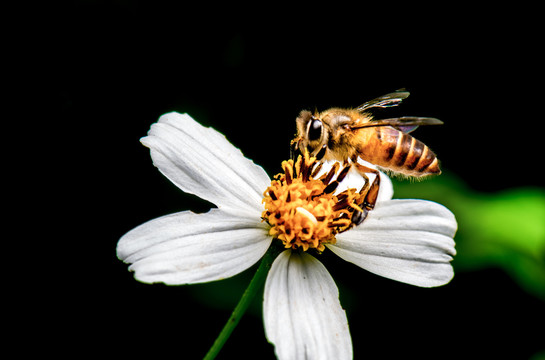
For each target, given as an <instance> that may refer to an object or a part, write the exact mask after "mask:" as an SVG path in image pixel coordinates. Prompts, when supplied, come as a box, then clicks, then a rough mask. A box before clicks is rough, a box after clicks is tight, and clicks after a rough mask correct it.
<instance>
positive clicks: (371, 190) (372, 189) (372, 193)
mask: <svg viewBox="0 0 545 360" xmlns="http://www.w3.org/2000/svg"><path fill="white" fill-rule="evenodd" d="M352 163H353V164H354V166H355V167H356V169H357V170H358V172H359V174H360V175H361V176H362V177H363V178H364V179H365V185H364V186H363V187H362V188H361V190H360V194H363V193H364V192H365V193H366V194H365V197H364V199H363V203H362V204H361V205H362V206H360V207H362V209H363V210H364V211H363V212H361V211H354V213H353V214H352V223H353V224H354V225H359V224H361V223H362V222H363V220H365V218H366V217H367V214H368V213H369V211H371V210H373V209H374V208H375V204H376V202H377V197H378V191H379V189H380V173H379V171H378V170H375V169H371V168H369V167H367V166H364V165H361V164H359V163H358V162H357V159H352ZM366 173H372V174H375V179H374V180H373V183H372V184H369V178H368V177H367V175H366Z"/></svg>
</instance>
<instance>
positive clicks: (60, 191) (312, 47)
mask: <svg viewBox="0 0 545 360" xmlns="http://www.w3.org/2000/svg"><path fill="white" fill-rule="evenodd" d="M294 7H295V4H292V5H289V6H288V5H286V6H284V7H282V6H280V5H276V4H254V3H252V4H246V5H243V6H239V7H237V6H233V5H232V4H222V5H217V4H207V5H206V6H199V7H196V6H195V5H194V4H193V5H187V4H182V3H177V4H176V5H173V4H167V3H163V2H154V4H153V5H149V4H147V3H146V2H133V1H104V2H101V1H81V2H78V1H74V2H70V3H67V4H63V5H62V6H58V8H52V7H47V8H44V12H43V16H42V14H37V17H39V18H40V20H41V22H40V24H41V25H40V26H37V27H36V28H35V31H34V32H33V33H32V35H31V39H30V40H31V41H29V44H28V45H26V46H27V47H28V48H30V52H29V53H30V54H33V55H35V56H36V58H35V59H40V60H39V61H38V60H32V59H34V58H32V59H31V62H32V64H34V65H35V66H32V69H33V71H36V73H37V74H38V75H39V76H40V81H39V86H38V87H36V88H33V90H30V91H31V92H32V94H31V95H32V97H31V98H32V99H34V98H36V99H37V100H36V102H38V103H39V104H44V105H43V111H44V112H45V113H47V115H48V116H49V115H51V119H52V121H51V122H48V123H47V125H45V126H44V125H43V124H42V126H44V128H45V129H44V131H47V134H48V137H47V143H48V148H50V149H51V150H53V151H54V152H53V154H52V157H51V162H49V163H48V164H47V166H44V168H43V169H42V171H41V173H40V174H41V176H43V177H45V178H46V179H47V184H48V185H49V182H51V186H49V187H48V189H49V191H48V192H47V197H48V201H49V202H48V203H47V204H55V203H56V202H57V201H60V200H59V199H62V205H63V207H64V208H63V210H62V212H61V213H59V214H55V215H54V216H53V218H54V219H52V220H50V221H49V224H50V229H51V232H52V233H54V234H55V235H56V238H57V239H58V240H57V241H54V242H53V243H51V242H47V245H46V244H42V245H41V246H42V247H43V251H48V252H49V251H51V250H53V251H52V252H53V253H54V254H55V255H54V257H52V259H53V260H49V261H44V263H43V264H41V266H42V267H41V269H44V274H45V273H47V276H46V275H42V276H41V277H42V278H43V279H47V280H46V287H45V288H44V289H43V290H40V291H41V293H40V294H36V296H35V301H36V302H37V305H36V303H34V304H35V305H34V308H35V309H37V310H36V314H37V316H36V318H35V319H33V320H30V321H29V322H28V324H27V328H28V329H33V330H36V334H37V335H42V339H45V340H44V342H43V344H41V348H43V349H44V351H45V352H51V353H61V352H66V353H67V354H71V352H72V351H74V350H72V349H71V348H70V346H69V345H72V346H74V347H75V348H77V349H78V350H77V351H78V354H79V353H83V354H88V353H89V354H93V355H103V356H106V354H111V355H109V356H116V355H117V356H124V357H129V356H134V355H137V356H138V355H142V356H143V355H146V356H153V357H154V358H156V359H160V358H180V359H186V358H187V359H190V358H200V357H201V356H202V355H203V354H204V353H205V352H206V350H207V349H208V348H209V346H210V345H211V344H212V342H213V341H214V339H215V337H216V336H217V334H218V333H219V330H220V329H221V327H222V326H223V324H224V322H225V321H226V319H227V317H228V316H229V313H230V311H231V309H232V308H233V307H234V305H235V303H236V301H237V300H238V297H239V296H240V294H242V291H243V289H244V288H245V286H246V284H247V283H248V281H249V279H250V276H251V271H247V272H245V273H243V274H241V275H240V276H237V277H235V278H234V279H230V280H226V281H225V282H223V283H225V285H220V284H209V285H196V286H186V287H166V286H162V285H153V286H151V285H145V284H140V283H138V282H137V281H135V280H134V279H133V278H132V275H131V274H130V273H129V272H128V271H127V266H126V265H124V264H123V263H121V262H120V261H119V260H117V259H116V257H115V246H116V243H117V240H118V239H119V237H121V236H122V235H123V234H124V233H125V232H127V231H128V230H130V229H132V228H133V227H135V226H136V225H139V224H141V223H142V222H144V221H147V220H149V219H152V218H155V217H157V216H160V215H164V214H168V213H172V212H176V211H182V210H188V209H191V210H194V211H206V210H207V209H208V208H209V206H210V205H209V204H206V203H204V202H202V201H200V200H199V199H198V198H196V197H194V196H190V195H186V194H183V193H182V192H181V191H179V190H178V189H177V188H176V187H175V186H174V185H172V184H170V183H169V181H168V180H166V179H165V178H163V177H162V176H161V174H160V173H159V172H158V171H157V169H155V168H154V167H153V165H152V163H151V159H150V158H149V151H148V149H146V148H145V147H143V146H142V145H141V144H140V143H139V138H140V137H142V136H145V134H146V132H147V131H148V129H149V126H150V125H151V124H152V123H153V122H155V121H156V120H157V119H158V117H159V116H160V115H162V114H163V113H165V112H169V111H179V112H188V113H189V114H190V115H192V116H193V117H194V118H195V119H196V120H197V121H199V122H200V123H202V124H204V125H207V126H213V127H214V128H215V129H217V130H218V131H220V132H222V133H223V134H225V135H226V137H227V138H228V139H229V140H230V141H231V142H232V143H233V144H234V145H235V146H237V147H239V148H240V149H241V150H242V152H243V153H244V154H245V155H246V156H247V157H249V158H251V159H253V160H254V161H255V162H256V163H257V164H261V165H262V166H263V167H264V168H265V170H266V171H267V172H268V173H269V174H270V175H273V174H275V173H277V172H278V171H279V165H280V162H281V161H282V160H284V159H286V158H287V157H288V156H289V140H290V139H291V138H292V136H293V134H294V131H295V127H294V119H295V117H296V116H297V114H298V112H299V111H300V110H302V109H311V110H313V109H314V108H317V109H318V110H325V109H327V108H328V107H331V106H340V107H352V106H357V105H359V104H361V103H363V102H364V101H367V100H370V99H372V98H374V97H376V96H380V95H383V94H385V93H388V92H391V91H393V90H396V89H399V88H403V87H404V88H407V89H408V90H409V91H411V97H410V98H409V99H408V100H407V101H405V102H404V103H403V106H401V107H398V108H395V109H390V110H388V111H387V112H383V113H382V112H381V113H379V115H385V116H388V117H391V116H396V115H419V116H431V117H437V118H439V119H441V120H443V121H444V123H445V125H443V126H441V127H433V128H422V129H419V130H418V138H419V139H420V140H422V141H424V142H425V143H426V144H428V145H429V146H430V147H431V148H432V149H434V151H435V152H436V153H437V154H438V156H439V157H440V159H441V160H442V164H443V167H444V168H445V169H448V170H449V171H451V172H454V173H456V174H457V175H458V176H460V177H461V178H462V179H463V180H464V181H465V182H466V183H468V184H469V186H470V187H471V188H473V189H475V190H478V191H482V192H490V193H493V192H496V191H501V190H505V189H509V188H513V187H520V186H540V185H541V184H542V178H541V176H539V175H538V174H537V170H539V166H540V165H541V161H540V160H542V158H543V150H542V144H541V141H540V139H541V137H542V132H541V130H542V111H543V109H542V106H541V104H542V103H543V101H542V100H541V89H540V88H541V84H542V82H543V73H542V68H541V63H542V60H543V55H542V54H541V50H542V49H540V48H541V47H542V46H541V44H540V37H539V36H538V32H537V31H538V26H537V23H536V22H535V21H533V20H532V13H533V12H535V11H537V9H531V8H522V7H521V8H516V9H514V8H508V7H506V8H497V7H494V8H485V7H483V8H475V6H472V7H467V8H465V7H462V6H461V5H458V6H455V5H454V4H440V5H439V4H437V5H436V6H435V7H431V8H430V7H422V8H417V7H414V6H412V5H411V6H410V7H406V6H402V7H396V6H395V5H394V4H391V3H385V4H384V5H380V4H376V5H374V6H372V7H371V6H369V5H365V6H359V5H350V6H347V7H345V8H341V7H340V6H335V7H332V6H331V5H330V4H328V5H327V6H326V7H323V8H317V7H316V6H315V5H313V6H312V7H310V8H309V7H305V8H299V9H296V8H294ZM51 98H52V99H51ZM52 169H58V171H57V172H55V175H54V176H53V175H51V174H52ZM57 174H60V176H59V177H57ZM48 208H49V209H50V208H51V207H50V206H48ZM514 211H516V209H514ZM40 249H41V248H40ZM40 251H42V250H40ZM321 261H323V262H324V263H325V264H326V266H327V268H328V269H329V270H330V272H331V274H332V276H333V278H334V279H335V280H336V282H337V284H338V286H339V288H340V293H341V302H342V304H343V306H344V307H345V308H346V309H347V314H348V319H349V322H350V328H351V334H352V339H353V343H354V354H355V358H356V359H360V358H371V359H390V358H392V359H393V358H401V357H409V356H414V357H418V358H421V359H437V358H449V357H452V358H462V357H463V358H466V359H480V358H510V359H527V358H529V357H530V356H531V355H533V354H534V353H536V352H538V351H540V350H543V348H545V343H543V339H542V334H539V331H540V330H539V328H540V327H542V324H543V306H544V304H543V302H542V301H540V300H538V299H536V298H535V297H533V296H531V295H529V294H527V293H525V292H524V291H523V290H521V289H520V288H519V287H518V286H517V285H516V283H515V282H513V281H512V280H511V278H509V277H508V276H507V275H506V274H505V273H503V272H502V271H500V270H495V269H485V270H482V271H479V272H472V273H459V274H457V275H456V277H455V279H454V280H453V282H452V283H451V284H449V285H447V286H445V287H441V288H437V289H420V288H416V287H411V286H409V285H405V284H400V283H397V282H394V281H390V280H386V279H383V278H380V277H377V276H374V275H372V274H369V273H367V272H365V271H363V270H361V269H358V268H356V267H354V266H353V265H350V264H347V263H344V262H343V261H341V260H340V259H337V258H335V257H334V256H331V255H327V254H324V257H323V258H321ZM540 311H541V312H540ZM44 315H45V316H44ZM52 324H58V328H56V329H53V328H52V326H51V325H52ZM43 334H45V335H50V334H51V335H53V336H45V337H43ZM73 355H74V354H73ZM76 355H77V354H76ZM76 357H77V356H76ZM235 357H236V358H241V359H242V358H256V357H259V358H263V359H264V358H274V352H273V348H272V346H270V345H269V344H267V342H266V340H265V337H264V333H263V325H262V320H261V314H260V303H259V301H256V302H255V304H254V307H253V308H252V310H251V311H250V313H249V314H248V315H247V316H245V317H244V319H243V320H242V321H241V324H240V325H239V327H238V328H237V329H236V330H235V332H234V334H233V336H232V338H231V339H230V341H229V342H228V343H227V345H226V346H225V348H224V350H223V351H222V352H221V353H220V356H219V358H224V359H226V358H235Z"/></svg>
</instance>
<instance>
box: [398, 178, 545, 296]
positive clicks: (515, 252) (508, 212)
mask: <svg viewBox="0 0 545 360" xmlns="http://www.w3.org/2000/svg"><path fill="white" fill-rule="evenodd" d="M394 188H395V197H396V198H418V199H428V200H433V201H436V202H439V203H441V204H443V205H445V206H446V207H448V208H449V209H450V210H451V211H452V212H453V213H454V214H456V219H457V221H458V232H457V234H456V249H457V252H458V253H457V255H456V258H455V260H454V262H453V264H454V267H455V270H456V271H457V272H458V271H464V272H467V271H476V270H481V269H484V268H500V269H502V270H503V271H505V272H506V273H507V274H509V275H510V276H511V277H512V278H513V279H514V280H515V281H516V282H517V284H518V285H519V286H521V287H522V288H523V289H525V290H526V291H528V292H529V293H531V294H533V295H535V296H537V297H539V298H541V299H543V300H545V190H544V189H542V188H538V187H515V188H510V189H506V190H503V191H498V192H494V193H483V192H478V191H475V190H472V189H471V188H469V187H468V186H467V184H465V183H464V182H463V181H462V180H461V179H460V178H459V177H458V176H456V175H454V174H452V173H449V172H447V173H445V174H442V175H441V176H438V177H436V178H433V179H430V180H427V181H422V182H410V181H396V182H395V184H394Z"/></svg>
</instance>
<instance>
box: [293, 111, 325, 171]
mask: <svg viewBox="0 0 545 360" xmlns="http://www.w3.org/2000/svg"><path fill="white" fill-rule="evenodd" d="M295 121H296V124H297V137H296V138H295V139H294V140H293V141H292V150H293V151H292V155H293V154H294V152H297V151H298V152H299V153H301V152H302V151H304V150H305V149H306V150H307V151H308V152H309V154H310V156H314V157H316V158H317V159H318V160H321V159H322V158H323V157H324V155H325V150H326V149H327V138H328V134H327V131H326V129H325V128H324V123H323V122H322V120H320V117H319V115H318V114H314V115H313V114H312V113H311V112H310V111H308V110H303V111H301V113H300V114H299V116H298V117H297V119H296V120H295ZM295 157H297V154H295Z"/></svg>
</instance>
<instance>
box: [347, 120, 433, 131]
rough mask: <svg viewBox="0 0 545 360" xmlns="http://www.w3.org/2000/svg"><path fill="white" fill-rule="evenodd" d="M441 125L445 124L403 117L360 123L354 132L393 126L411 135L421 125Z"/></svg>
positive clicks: (354, 127)
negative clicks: (368, 128)
mask: <svg viewBox="0 0 545 360" xmlns="http://www.w3.org/2000/svg"><path fill="white" fill-rule="evenodd" d="M441 124H443V122H442V121H441V120H439V119H436V118H430V117H415V116H403V117H399V118H391V119H379V120H371V121H369V122H365V123H360V124H357V125H355V126H353V127H352V130H354V129H361V128H366V127H376V126H391V127H393V128H396V129H397V130H399V131H402V132H404V133H410V132H411V131H413V130H415V129H416V128H417V127H419V126H420V125H441Z"/></svg>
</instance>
